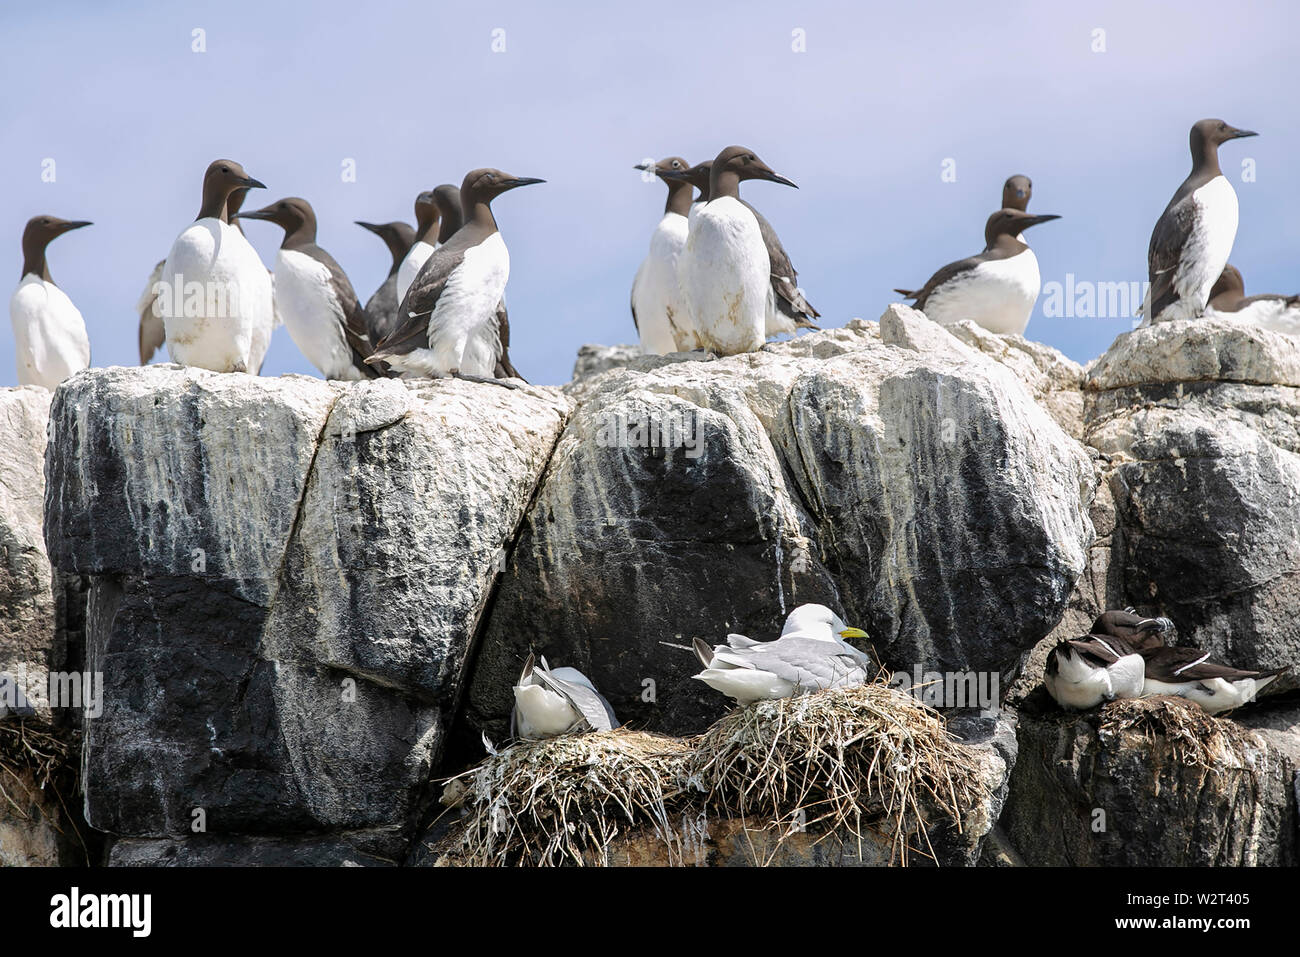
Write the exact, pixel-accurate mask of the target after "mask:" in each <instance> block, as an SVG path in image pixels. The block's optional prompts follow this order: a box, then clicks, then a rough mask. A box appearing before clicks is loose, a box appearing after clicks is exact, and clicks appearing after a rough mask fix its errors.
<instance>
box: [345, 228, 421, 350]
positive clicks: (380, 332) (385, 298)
mask: <svg viewBox="0 0 1300 957" xmlns="http://www.w3.org/2000/svg"><path fill="white" fill-rule="evenodd" d="M356 223H357V225H358V226H360V227H361V228H363V229H368V230H370V232H372V233H374V234H375V235H376V236H378V237H379V238H380V239H382V240H383V241H384V245H385V246H387V247H388V253H389V255H390V256H392V258H393V264H392V266H391V267H389V270H388V275H387V276H385V277H384V281H383V282H381V283H380V284H379V288H378V289H376V290H375V291H374V293H373V294H372V295H371V296H370V298H369V299H367V300H366V308H365V315H366V318H367V320H368V325H367V329H368V330H369V336H370V341H371V342H378V341H379V340H380V339H382V338H384V336H386V335H388V334H389V333H390V332H392V331H393V329H394V328H396V326H397V306H398V304H399V303H400V302H401V300H399V299H398V298H397V270H398V267H400V266H401V265H402V260H403V259H405V258H406V254H407V253H408V252H410V251H411V247H412V246H413V245H415V230H414V229H412V228H411V227H410V226H409V225H408V224H406V223H401V222H393V223H363V222H361V221H360V220H357V221H356Z"/></svg>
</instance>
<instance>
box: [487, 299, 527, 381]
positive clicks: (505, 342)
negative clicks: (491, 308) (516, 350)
mask: <svg viewBox="0 0 1300 957" xmlns="http://www.w3.org/2000/svg"><path fill="white" fill-rule="evenodd" d="M497 335H498V337H499V338H500V339H501V355H500V357H498V358H497V367H496V370H495V371H494V372H493V373H492V374H493V375H494V376H496V377H497V378H498V379H523V381H524V382H527V381H528V380H527V379H524V377H523V376H521V375H520V374H519V370H517V369H516V368H515V367H514V365H512V364H511V362H510V314H509V313H507V312H506V301H505V300H504V299H502V300H501V301H500V302H498V303H497Z"/></svg>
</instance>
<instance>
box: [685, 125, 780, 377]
mask: <svg viewBox="0 0 1300 957" xmlns="http://www.w3.org/2000/svg"><path fill="white" fill-rule="evenodd" d="M750 179H764V180H768V181H769V182H773V183H780V184H782V185H783V186H794V185H795V184H794V183H792V182H791V181H790V180H788V179H786V178H785V177H784V176H781V175H779V174H778V173H776V171H774V170H773V169H772V168H771V167H770V166H768V165H767V164H766V163H764V162H763V161H762V160H760V159H759V158H758V156H757V155H755V153H754V151H753V150H751V149H748V148H747V147H744V146H728V147H727V148H726V149H724V150H723V151H722V152H721V153H719V154H718V155H717V157H716V158H715V159H714V161H713V167H712V169H711V170H710V172H709V201H708V202H707V203H705V204H704V205H703V206H702V207H700V209H699V211H698V212H697V213H696V215H695V218H694V220H693V221H692V222H691V223H690V229H689V232H688V234H687V237H686V247H685V249H684V250H683V251H682V255H681V259H680V261H679V266H678V268H679V275H680V276H681V285H682V293H683V296H684V298H685V300H686V303H687V306H688V308H689V311H690V315H691V322H692V325H693V327H694V330H695V334H696V336H697V337H698V339H699V343H700V346H701V347H702V348H704V349H707V350H709V351H710V352H713V353H715V354H717V355H720V356H731V355H738V354H739V353H742V352H754V351H756V350H758V349H760V348H762V346H763V343H764V342H765V341H766V340H767V334H766V329H767V322H768V311H769V307H770V306H772V303H771V302H770V299H769V297H771V296H772V295H773V290H772V275H773V274H772V263H771V258H770V257H769V255H768V244H767V241H766V240H765V239H764V236H763V228H762V226H761V225H760V224H759V221H758V217H757V216H756V215H755V214H754V210H753V208H752V207H750V206H748V205H746V204H745V203H742V202H741V201H740V184H741V182H743V181H744V180H750ZM796 188H797V187H796Z"/></svg>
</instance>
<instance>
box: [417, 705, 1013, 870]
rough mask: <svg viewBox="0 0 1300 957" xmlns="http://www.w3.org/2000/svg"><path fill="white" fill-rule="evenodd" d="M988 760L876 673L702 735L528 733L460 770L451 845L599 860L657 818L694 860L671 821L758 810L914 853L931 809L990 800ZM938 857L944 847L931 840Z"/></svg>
mask: <svg viewBox="0 0 1300 957" xmlns="http://www.w3.org/2000/svg"><path fill="white" fill-rule="evenodd" d="M987 786H988V785H987V783H986V782H984V781H983V779H982V778H981V777H980V775H979V773H978V759H977V758H976V757H975V755H974V754H972V752H971V751H970V750H969V749H967V748H963V747H962V746H960V745H959V744H958V743H957V742H956V740H955V739H954V738H953V737H952V736H951V735H950V734H949V733H948V732H947V730H946V729H945V727H944V722H943V718H942V717H941V716H940V715H939V714H938V713H937V712H936V711H934V710H933V709H931V708H928V707H926V706H925V705H923V704H921V703H920V702H918V701H917V700H916V699H914V698H912V697H909V696H907V695H904V694H902V693H900V692H898V691H895V690H893V689H891V688H889V687H887V685H886V684H885V683H884V682H883V681H881V680H877V681H874V682H872V683H869V684H866V685H862V686H859V687H855V688H846V689H839V690H833V691H822V692H818V693H815V694H811V695H802V696H799V697H795V698H786V699H782V700H779V701H765V702H761V703H759V704H758V705H755V706H753V707H750V708H743V709H740V710H737V711H734V712H732V713H731V714H729V715H727V716H726V717H725V718H723V719H722V720H720V721H719V722H717V723H716V724H714V725H713V727H712V728H710V729H709V731H708V732H706V733H705V734H704V735H702V736H700V737H697V738H690V739H680V738H672V737H666V736H662V735H654V734H646V733H643V732H637V731H627V730H618V731H613V732H603V733H599V734H577V735H565V736H562V737H559V738H553V739H550V740H547V741H539V742H533V743H530V742H521V743H519V744H516V745H514V746H512V747H510V748H509V749H506V750H504V751H501V752H500V753H498V754H494V755H490V756H489V757H488V758H486V759H485V760H484V761H483V762H481V763H480V764H478V765H477V766H475V767H474V768H471V769H470V770H469V771H466V772H464V773H463V774H461V775H458V776H457V777H456V778H453V779H452V780H451V783H450V784H449V787H448V793H447V795H446V796H445V797H444V802H445V803H457V804H461V805H463V807H464V809H465V812H464V813H465V819H464V820H463V821H462V822H461V823H460V824H459V825H458V826H457V827H456V828H455V830H454V832H453V835H452V836H451V837H450V838H448V839H447V841H446V842H444V843H443V845H442V846H443V848H444V849H445V850H446V852H447V854H448V856H449V857H451V858H454V859H455V860H456V862H457V863H463V864H468V865H477V866H484V865H503V864H506V865H519V864H523V865H529V864H533V865H554V864H578V865H583V864H600V865H607V864H608V863H609V861H610V851H611V843H612V842H613V841H614V839H615V838H616V837H618V836H619V835H620V834H622V835H630V834H631V833H632V832H637V831H639V832H642V833H645V832H652V833H653V834H654V836H655V837H656V838H657V839H659V840H660V841H662V843H663V844H664V845H665V847H666V849H667V857H668V860H669V862H670V863H673V864H681V863H685V862H686V861H687V860H688V859H689V860H698V859H699V856H700V855H699V850H700V848H699V847H698V846H697V845H698V840H697V838H698V834H694V833H691V828H688V827H685V826H683V828H682V829H681V832H680V833H679V832H677V831H674V829H673V827H672V825H671V822H672V821H674V820H682V821H700V820H704V819H706V818H707V815H708V814H717V815H722V816H726V817H731V818H740V819H742V820H743V819H745V818H758V819H761V820H762V821H763V825H762V826H763V827H765V828H768V829H771V831H772V832H773V833H775V835H776V844H777V846H779V845H780V844H781V843H782V842H784V841H786V840H788V839H789V838H790V837H792V836H793V835H795V834H799V833H806V832H809V831H811V832H813V833H815V834H818V835H820V836H819V837H818V838H817V840H821V839H822V838H824V837H827V836H830V835H831V834H838V835H840V836H844V835H845V834H850V835H853V836H856V838H857V840H858V841H859V854H861V841H862V839H863V836H864V831H867V830H871V831H875V832H877V833H883V834H884V836H885V838H886V840H887V841H888V842H889V844H890V846H891V849H892V850H891V853H892V856H893V858H894V859H895V860H897V861H898V862H899V863H903V864H906V863H907V856H908V854H909V852H914V851H919V852H921V853H922V854H927V847H928V838H927V837H926V828H927V826H928V825H929V824H930V823H932V822H933V821H934V820H936V819H946V820H945V823H949V824H953V825H955V826H956V828H957V830H958V831H960V829H961V826H962V824H961V822H962V818H963V816H964V814H965V812H966V810H967V809H969V808H971V807H972V806H974V805H975V804H976V803H977V802H978V801H980V800H982V799H983V798H985V797H986V796H987V795H986V791H987ZM927 856H933V853H932V849H931V850H930V852H929V853H928V854H927Z"/></svg>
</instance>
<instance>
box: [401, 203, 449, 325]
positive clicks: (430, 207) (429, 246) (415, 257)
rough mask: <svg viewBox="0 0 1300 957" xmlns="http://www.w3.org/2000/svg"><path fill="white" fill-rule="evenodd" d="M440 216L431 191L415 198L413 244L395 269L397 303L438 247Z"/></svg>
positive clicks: (403, 297) (404, 296) (404, 295)
mask: <svg viewBox="0 0 1300 957" xmlns="http://www.w3.org/2000/svg"><path fill="white" fill-rule="evenodd" d="M440 216H441V214H440V213H439V211H438V204H437V203H435V202H434V200H433V190H431V189H426V190H425V191H424V192H422V193H420V195H418V196H416V197H415V242H413V243H412V244H411V248H410V249H408V250H407V252H406V256H405V257H404V258H403V259H402V264H401V265H400V266H398V267H397V301H398V302H399V303H400V302H401V301H402V300H403V299H405V298H406V292H407V290H409V289H410V288H411V283H413V282H414V281H415V277H416V276H418V275H419V274H420V267H421V266H423V265H424V264H425V262H426V261H428V259H429V257H430V256H432V255H433V251H434V249H436V248H437V246H438V226H439V222H438V220H439V218H440Z"/></svg>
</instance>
